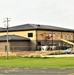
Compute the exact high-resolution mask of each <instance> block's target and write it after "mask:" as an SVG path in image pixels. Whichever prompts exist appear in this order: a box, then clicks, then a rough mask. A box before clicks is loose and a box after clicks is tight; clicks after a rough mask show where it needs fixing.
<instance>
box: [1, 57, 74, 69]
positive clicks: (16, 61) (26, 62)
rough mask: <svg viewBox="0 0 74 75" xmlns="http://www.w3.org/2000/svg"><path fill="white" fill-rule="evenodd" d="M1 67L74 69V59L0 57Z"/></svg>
mask: <svg viewBox="0 0 74 75" xmlns="http://www.w3.org/2000/svg"><path fill="white" fill-rule="evenodd" d="M0 66H1V67H28V68H74V57H63V58H23V57H9V59H8V60H6V57H0Z"/></svg>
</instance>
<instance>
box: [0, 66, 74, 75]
mask: <svg viewBox="0 0 74 75" xmlns="http://www.w3.org/2000/svg"><path fill="white" fill-rule="evenodd" d="M0 75H74V69H73V68H71V69H67V68H5V67H0Z"/></svg>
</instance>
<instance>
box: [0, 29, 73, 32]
mask: <svg viewBox="0 0 74 75" xmlns="http://www.w3.org/2000/svg"><path fill="white" fill-rule="evenodd" d="M29 30H46V31H48V30H49V31H60V32H74V30H55V29H54V30H53V29H40V28H39V29H38V28H37V29H25V30H24V29H23V30H9V32H13V31H14V32H15V31H29ZM0 32H6V30H4V31H0Z"/></svg>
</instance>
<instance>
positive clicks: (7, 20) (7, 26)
mask: <svg viewBox="0 0 74 75" xmlns="http://www.w3.org/2000/svg"><path fill="white" fill-rule="evenodd" d="M9 21H10V18H8V17H7V18H5V19H4V21H3V22H6V31H7V45H6V59H8V50H9V43H8V28H9V24H8V22H9Z"/></svg>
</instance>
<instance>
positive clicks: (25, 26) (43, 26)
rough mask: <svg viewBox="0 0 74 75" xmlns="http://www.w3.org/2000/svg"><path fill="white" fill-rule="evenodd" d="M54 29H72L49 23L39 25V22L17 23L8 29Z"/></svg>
mask: <svg viewBox="0 0 74 75" xmlns="http://www.w3.org/2000/svg"><path fill="white" fill-rule="evenodd" d="M38 29H40V30H56V31H72V32H74V30H72V29H67V28H62V27H56V26H51V25H39V24H23V25H18V26H14V27H10V28H9V31H20V30H38ZM2 31H6V29H3V30H2Z"/></svg>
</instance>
